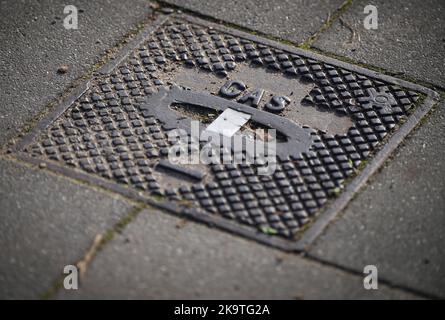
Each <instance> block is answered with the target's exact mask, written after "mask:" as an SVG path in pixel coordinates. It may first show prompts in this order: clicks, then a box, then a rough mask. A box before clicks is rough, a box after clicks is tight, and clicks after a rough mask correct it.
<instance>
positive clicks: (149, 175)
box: [13, 15, 437, 251]
mask: <svg viewBox="0 0 445 320" xmlns="http://www.w3.org/2000/svg"><path fill="white" fill-rule="evenodd" d="M382 59H384V51H383V53H382ZM435 100H437V94H436V93H435V92H433V91H431V90H429V89H426V88H423V87H421V86H419V85H415V84H411V83H408V82H405V81H401V80H398V79H395V78H391V77H388V76H385V75H382V74H379V73H376V72H374V71H370V70H366V69H363V68H359V67H356V66H353V65H350V64H347V63H344V62H340V61H337V60H334V59H332V58H328V57H324V56H322V55H319V54H315V53H312V52H309V51H305V50H301V49H297V48H294V47H290V46H285V45H282V44H279V43H276V42H273V41H270V40H266V39H263V38H260V37H256V36H253V35H250V34H247V33H243V32H240V31H238V30H232V29H228V28H226V27H223V26H219V25H216V24H212V23H208V22H206V21H202V20H199V19H195V18H192V17H189V16H185V15H170V16H161V17H160V18H158V20H157V21H156V22H155V23H154V24H153V25H152V26H150V27H148V28H147V30H145V31H144V32H143V33H142V34H141V35H140V36H139V37H138V38H137V39H135V40H134V41H133V42H132V43H130V44H129V45H128V46H127V47H126V48H124V49H123V50H122V51H121V52H120V54H119V55H118V57H117V58H115V59H114V60H112V61H111V62H109V63H108V64H107V65H105V66H104V67H103V68H102V69H101V70H100V72H98V73H97V74H96V75H95V76H94V77H93V78H92V79H91V80H90V81H88V82H87V83H85V84H83V85H82V86H80V87H79V88H78V89H77V91H76V93H75V94H73V95H72V96H71V97H69V98H68V99H67V100H66V101H65V102H63V103H62V104H61V105H60V106H59V107H57V108H56V109H55V110H54V112H52V113H51V114H49V115H48V116H47V117H46V119H44V120H43V121H41V122H40V123H39V124H38V125H37V126H36V127H35V128H34V130H32V131H31V132H30V133H29V134H28V135H27V136H25V137H24V138H23V139H22V140H21V141H20V142H19V143H17V144H16V145H15V146H14V148H13V153H14V155H15V156H16V157H18V158H21V159H23V160H25V161H29V162H31V163H34V164H40V163H45V164H46V166H47V167H48V168H49V169H50V170H54V171H57V172H59V173H62V174H65V175H67V176H71V177H74V178H76V179H82V180H85V181H87V182H90V183H94V184H96V185H99V186H101V187H105V188H108V189H111V190H113V191H116V192H119V193H122V194H124V195H126V196H129V197H132V198H135V199H137V200H142V201H145V202H147V203H149V204H151V205H154V206H157V207H162V208H165V209H167V210H168V211H170V212H173V213H176V214H178V215H180V216H185V217H188V218H191V219H194V220H198V221H201V222H205V223H207V224H210V225H214V226H217V227H220V228H222V229H225V230H227V231H230V232H234V233H236V234H239V235H243V236H245V237H248V238H252V239H255V240H257V241H260V242H263V243H267V244H270V245H273V246H275V247H278V248H281V249H284V250H297V251H299V250H304V248H305V247H306V246H307V245H308V244H310V243H311V241H313V240H314V238H315V237H316V236H317V235H318V234H319V233H320V232H321V230H322V229H323V227H324V226H326V225H327V223H328V222H329V221H330V220H332V219H333V218H334V216H335V215H336V214H337V213H338V212H339V211H341V210H342V209H343V208H344V206H345V205H346V204H347V202H348V201H349V200H350V199H351V197H352V196H353V194H354V192H356V191H357V190H358V189H359V188H360V187H361V186H362V185H363V184H364V183H365V182H366V180H367V178H368V177H369V176H370V175H371V174H372V173H373V172H375V171H376V170H377V168H378V167H379V166H380V165H381V164H382V163H383V161H384V160H385V159H386V158H387V156H388V155H389V154H390V152H391V151H392V150H393V149H394V148H395V147H396V146H397V144H399V143H400V142H401V141H402V139H403V138H404V137H405V136H406V135H407V133H408V132H409V131H410V130H411V129H412V128H413V127H414V126H415V125H416V123H418V121H419V120H420V118H421V117H422V116H423V115H424V114H425V113H426V112H427V111H428V110H429V109H430V108H431V106H432V105H433V103H434V101H435ZM228 109H230V110H229V111H228V112H229V113H230V117H232V115H233V117H235V119H236V121H239V123H238V126H242V125H243V124H244V122H246V121H249V122H250V123H253V124H255V125H262V126H265V127H267V128H272V129H276V130H277V132H278V133H279V134H281V138H282V140H281V141H279V142H278V143H277V148H276V156H277V157H276V159H277V160H276V161H277V162H276V168H275V171H274V172H273V173H271V174H267V175H264V174H261V175H260V174H259V173H258V170H257V169H258V168H257V164H231V163H228V164H227V163H226V164H215V163H213V164H202V163H199V164H192V165H180V164H174V163H172V162H170V161H169V159H168V157H167V155H168V153H169V150H170V148H171V146H172V142H171V141H169V140H168V139H167V135H168V133H169V132H170V131H171V130H174V129H175V128H176V129H177V128H181V129H184V130H185V132H186V133H187V134H190V121H191V120H193V119H194V120H198V121H200V123H201V124H202V126H203V127H205V126H208V125H209V124H210V123H212V122H213V121H216V120H215V119H217V117H218V115H219V114H221V113H222V112H225V111H226V110H228ZM243 117H245V118H243ZM236 121H235V122H236ZM231 125H232V126H235V130H236V129H237V127H236V125H237V124H236V123H235V124H231ZM213 126H214V127H217V129H218V126H219V127H220V126H221V124H220V123H215V124H214V125H213ZM245 132H246V131H242V130H240V131H239V132H238V133H237V134H240V135H244V134H246V133H245ZM277 140H278V138H277ZM198 144H199V143H198ZM55 192H57V190H55ZM395 201H396V199H395ZM85 214H87V213H85Z"/></svg>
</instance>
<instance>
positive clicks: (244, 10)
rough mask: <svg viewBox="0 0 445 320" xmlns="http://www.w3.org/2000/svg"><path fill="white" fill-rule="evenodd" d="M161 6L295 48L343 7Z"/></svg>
mask: <svg viewBox="0 0 445 320" xmlns="http://www.w3.org/2000/svg"><path fill="white" fill-rule="evenodd" d="M164 2H166V3H170V4H174V5H177V6H179V7H181V8H185V9H188V10H192V11H194V12H198V13H200V14H203V15H207V16H211V17H212V18H216V19H220V20H223V21H225V22H229V23H233V24H236V25H239V26H242V27H245V28H248V29H251V30H254V31H259V32H261V33H263V34H268V35H271V36H274V37H278V38H280V39H285V40H290V41H292V42H295V43H298V44H301V43H303V42H304V41H305V40H306V39H308V38H309V37H310V36H312V35H313V34H314V33H316V32H317V31H318V30H319V29H320V28H321V27H322V25H323V23H324V22H325V21H326V20H327V19H328V17H329V16H331V15H332V14H333V13H334V12H335V11H336V10H337V9H338V8H340V7H341V5H342V3H343V1H342V0H334V1H328V0H316V1H309V0H278V1H255V0H245V1H237V0H228V1H224V2H221V1H217V0H210V1H199V0H166V1H164Z"/></svg>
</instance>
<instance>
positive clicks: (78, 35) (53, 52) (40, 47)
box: [0, 0, 150, 145]
mask: <svg viewBox="0 0 445 320" xmlns="http://www.w3.org/2000/svg"><path fill="white" fill-rule="evenodd" d="M67 4H72V5H75V6H77V8H78V9H79V15H78V16H79V19H78V22H79V29H78V30H66V29H65V28H64V27H63V18H64V17H65V15H64V14H63V9H64V7H65V5H67ZM80 11H82V12H80ZM149 12H150V9H149V3H148V1H145V0H134V1H131V4H129V3H126V2H124V1H119V0H98V1H88V0H75V1H69V2H67V1H62V0H54V1H52V0H44V1H16V0H8V1H1V2H0V19H1V21H2V23H1V24H0V43H1V46H0V75H1V77H0V88H1V92H0V97H1V101H2V109H1V114H0V145H3V144H4V143H5V142H6V141H7V140H9V139H10V138H12V137H13V136H14V135H16V134H17V132H18V131H19V130H20V129H21V128H22V127H23V125H24V124H26V122H27V121H29V120H30V119H32V118H33V117H35V116H36V115H37V114H38V113H39V112H40V111H42V110H43V109H44V107H45V106H46V105H47V104H48V103H49V102H51V101H53V100H54V99H55V98H56V97H57V96H58V95H59V94H61V93H62V92H64V91H65V90H66V89H67V88H68V87H69V85H70V84H71V83H72V82H73V80H74V79H77V78H79V77H81V76H82V75H83V74H84V73H85V72H87V71H88V70H91V68H92V66H93V65H94V63H95V62H97V61H99V58H100V56H102V55H104V54H105V50H106V49H108V48H110V47H112V46H114V45H115V44H116V43H118V42H119V40H120V39H122V37H123V36H124V35H125V34H127V33H128V32H129V31H130V30H131V29H132V28H134V27H136V25H137V23H139V22H141V21H143V20H144V19H146V18H147V17H148V13H149ZM64 64H66V65H68V67H69V69H68V72H67V73H66V74H58V73H57V69H58V68H59V67H60V66H61V65H64Z"/></svg>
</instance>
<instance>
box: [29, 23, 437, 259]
mask: <svg viewBox="0 0 445 320" xmlns="http://www.w3.org/2000/svg"><path fill="white" fill-rule="evenodd" d="M163 17H165V16H163ZM160 18H161V17H160ZM189 19H190V20H191V21H192V22H193V21H194V20H193V19H194V18H193V17H190V18H189ZM196 20H199V19H196ZM201 21H202V20H201ZM210 25H211V24H210ZM213 25H216V24H213ZM150 28H151V26H150ZM220 28H221V29H222V30H229V28H227V27H226V29H224V25H220ZM238 32H239V31H238ZM233 33H234V34H236V30H233ZM239 34H242V33H239ZM245 36H246V37H248V36H249V35H248V34H245ZM251 37H252V36H251ZM254 37H255V36H254ZM263 43H265V44H267V43H271V42H268V40H267V38H266V39H264V41H263ZM276 45H277V46H278V48H286V47H287V48H291V47H290V46H285V45H281V46H280V45H279V43H278V44H276ZM126 47H128V46H126ZM293 48H295V47H293ZM300 50H301V51H306V52H308V51H307V50H303V49H300ZM309 53H310V52H309ZM318 56H319V59H325V61H329V59H328V58H329V57H327V56H325V55H318ZM312 57H317V54H313V55H312ZM340 62H341V61H340ZM340 62H339V61H337V62H336V63H338V64H339V65H341V63H340ZM352 66H354V65H352ZM104 69H105V70H108V69H107V68H104ZM360 69H363V68H360V67H356V69H355V70H358V71H360ZM361 71H362V72H369V69H363V70H361ZM105 72H107V71H105ZM376 76H378V74H376ZM380 76H381V77H383V75H380ZM391 81H394V82H395V83H397V84H401V85H406V86H408V85H410V87H413V88H415V87H416V85H415V84H412V83H405V84H403V83H402V81H400V80H398V79H395V78H392V80H391ZM418 87H419V86H418V85H417V88H418ZM420 89H422V88H418V89H414V90H420ZM420 91H422V92H423V93H424V94H426V93H425V92H428V95H430V94H432V95H434V97H435V93H434V92H429V91H431V90H429V91H428V89H425V90H423V89H422V90H420ZM434 99H436V98H434ZM418 118H419V119H420V118H421V117H418ZM29 161H30V160H29ZM32 162H34V163H35V164H39V163H38V160H35V159H33V161H32ZM36 162H37V163H36ZM48 165H51V164H48ZM368 171H369V170H368ZM95 183H96V184H97V183H98V182H97V180H95ZM100 183H102V185H101V186H103V185H105V183H104V182H102V181H101V182H100ZM123 192H124V193H128V192H129V191H128V190H125V191H123ZM137 198H138V199H139V198H140V195H139V194H138V195H137ZM343 198H344V197H343ZM141 201H142V200H141ZM342 203H344V201H343V202H342ZM150 204H152V205H155V206H156V205H157V204H154V203H151V202H150ZM167 210H169V208H167ZM170 210H171V209H170ZM205 223H209V222H208V221H207V222H205ZM229 232H230V231H229ZM301 248H302V247H298V251H301V250H302V249H301Z"/></svg>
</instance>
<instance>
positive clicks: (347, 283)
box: [57, 211, 416, 299]
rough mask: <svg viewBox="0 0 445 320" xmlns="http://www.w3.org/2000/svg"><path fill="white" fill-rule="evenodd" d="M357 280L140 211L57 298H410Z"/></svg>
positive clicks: (180, 221) (162, 216)
mask: <svg viewBox="0 0 445 320" xmlns="http://www.w3.org/2000/svg"><path fill="white" fill-rule="evenodd" d="M362 281H363V279H362V277H360V276H355V275H351V274H348V273H346V272H343V271H341V270H338V269H335V268H331V267H328V266H324V265H321V264H319V263H316V262H312V261H308V260H306V259H303V258H301V257H299V256H296V255H292V254H285V253H283V252H280V251H278V250H275V249H270V248H267V247H264V246H261V245H259V244H257V243H254V242H251V241H248V240H245V239H242V238H239V237H236V236H233V235H230V234H227V233H224V232H221V231H219V230H216V229H211V228H209V227H207V226H205V225H201V224H197V223H193V222H188V223H186V222H184V220H181V219H179V218H177V217H174V216H170V215H167V214H165V213H161V212H158V211H150V212H148V211H143V212H141V213H140V214H139V216H138V217H137V219H136V220H135V221H133V223H131V224H129V225H128V226H127V228H126V229H125V230H124V232H123V233H121V234H120V235H117V236H116V237H115V238H114V239H113V240H112V241H111V242H109V243H108V244H107V246H106V247H105V248H104V250H103V251H101V252H99V253H98V255H97V256H96V259H95V260H94V261H93V262H92V264H91V265H90V267H89V269H88V271H87V274H86V277H85V280H84V282H83V285H82V286H81V287H80V288H79V290H77V291H66V290H64V289H62V291H60V292H59V294H58V296H57V298H107V299H114V298H126V299H129V298H138V299H145V298H148V299H167V298H170V299H172V298H173V299H202V298H205V299H240V298H242V299H257V298H262V299H265V298H267V299H277V298H282V299H310V298H371V299H372V298H382V299H386V298H393V299H401V298H403V299H412V298H416V296H413V295H411V294H408V293H405V292H403V291H400V290H394V289H390V288H388V287H386V286H384V285H382V286H381V287H380V288H379V290H375V291H369V290H365V289H364V288H363V284H362Z"/></svg>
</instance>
